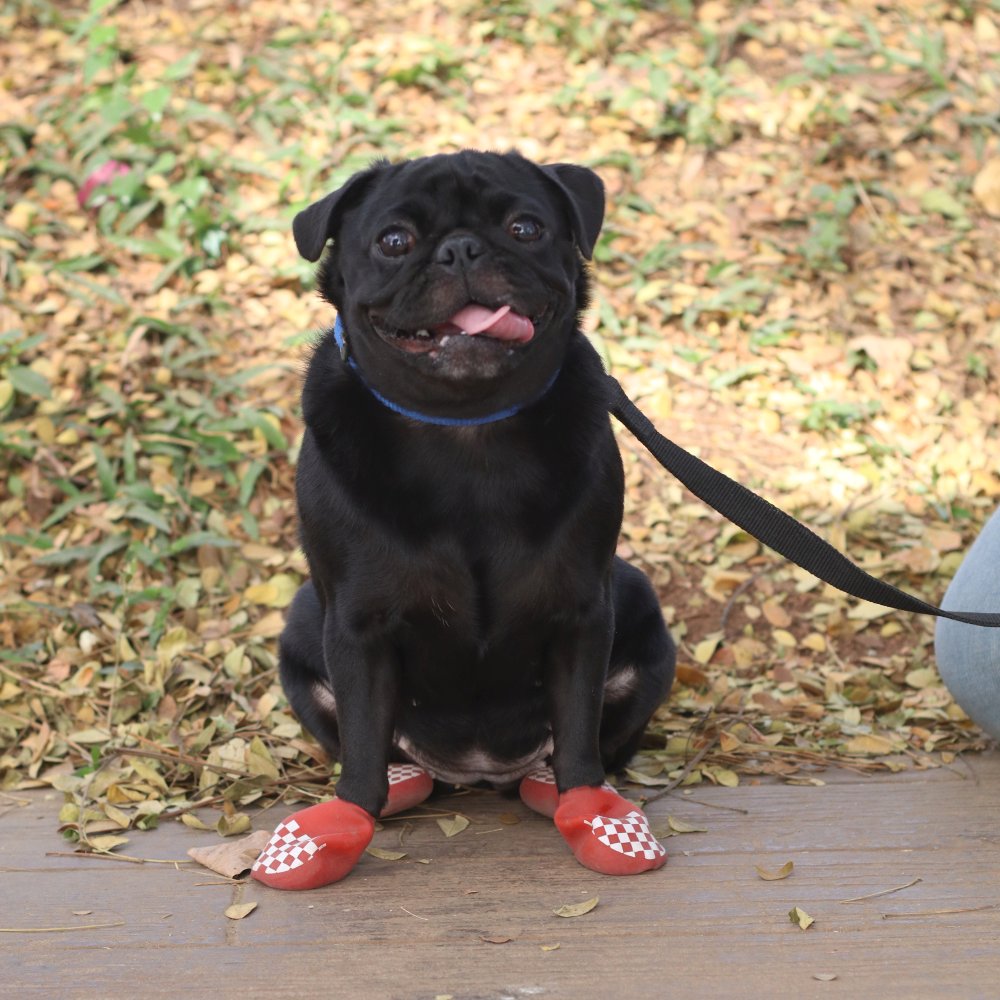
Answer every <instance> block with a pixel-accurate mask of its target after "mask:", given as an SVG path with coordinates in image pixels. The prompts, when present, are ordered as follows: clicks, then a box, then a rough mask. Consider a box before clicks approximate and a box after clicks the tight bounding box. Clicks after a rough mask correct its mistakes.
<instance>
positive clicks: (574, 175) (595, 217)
mask: <svg viewBox="0 0 1000 1000" xmlns="http://www.w3.org/2000/svg"><path fill="white" fill-rule="evenodd" d="M541 171H542V173H543V174H545V176H546V177H547V178H548V179H549V180H550V181H552V182H554V183H555V185H556V186H557V187H558V188H559V190H560V191H561V192H562V193H563V196H564V197H565V198H566V199H567V201H568V202H569V205H570V210H571V211H570V222H571V223H572V227H573V238H574V239H575V240H576V245H577V246H578V247H579V248H580V253H582V254H583V256H584V257H585V258H586V259H587V260H590V258H591V256H593V253H594V244H596V243H597V237H598V236H599V235H600V232H601V225H602V223H603V222H604V182H603V181H602V180H601V178H600V177H598V176H597V174H595V173H594V171H593V170H588V169H587V168H586V167H578V166H576V165H575V164H572V163H550V164H548V165H546V166H543V167H542V168H541Z"/></svg>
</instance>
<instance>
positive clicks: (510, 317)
mask: <svg viewBox="0 0 1000 1000" xmlns="http://www.w3.org/2000/svg"><path fill="white" fill-rule="evenodd" d="M448 322H449V323H451V324H452V325H453V326H457V327H458V328H459V330H464V331H465V332H466V333H468V334H471V335H473V336H475V335H476V334H477V333H485V334H488V335H489V336H490V337H493V338H495V339H496V340H511V341H518V342H525V341H528V340H531V338H532V337H533V336H534V335H535V326H534V324H533V323H532V322H531V320H530V319H528V317H527V316H522V315H520V313H516V312H512V311H511V308H510V306H501V307H500V308H499V309H497V310H495V311H494V310H491V309H487V308H486V307H485V306H480V305H476V304H472V305H468V306H466V307H465V308H464V309H460V310H459V311H458V312H457V313H455V315H454V316H452V317H451V319H450V320H449V321H448Z"/></svg>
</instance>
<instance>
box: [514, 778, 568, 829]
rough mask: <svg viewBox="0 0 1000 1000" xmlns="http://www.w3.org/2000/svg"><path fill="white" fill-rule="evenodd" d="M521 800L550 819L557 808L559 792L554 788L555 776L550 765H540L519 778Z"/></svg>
mask: <svg viewBox="0 0 1000 1000" xmlns="http://www.w3.org/2000/svg"><path fill="white" fill-rule="evenodd" d="M518 794H519V795H520V796H521V801H522V802H523V803H524V804H525V805H526V806H527V807H528V808H529V809H534V810H535V812H536V813H541V814H542V815H543V816H548V817H549V819H551V818H552V817H553V816H555V814H556V810H557V809H558V808H559V792H558V790H557V789H556V776H555V773H554V772H553V770H552V768H551V767H540V768H539V769H538V770H537V771H532V772H531V774H529V775H526V776H525V777H524V778H522V779H521V785H520V787H519V788H518Z"/></svg>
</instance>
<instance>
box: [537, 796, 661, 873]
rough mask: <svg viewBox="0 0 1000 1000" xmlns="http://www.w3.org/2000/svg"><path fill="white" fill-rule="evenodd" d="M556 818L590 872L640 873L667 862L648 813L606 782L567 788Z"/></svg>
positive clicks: (562, 831)
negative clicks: (602, 784)
mask: <svg viewBox="0 0 1000 1000" xmlns="http://www.w3.org/2000/svg"><path fill="white" fill-rule="evenodd" d="M554 819H555V824H556V826H557V827H558V829H559V832H560V833H561V834H562V835H563V839H564V840H565V841H566V843H567V844H569V847H570V850H572V852H573V855H574V856H575V857H576V860H577V861H579V862H580V864H582V865H583V866H584V867H586V868H590V869H591V870H592V871H595V872H601V874H603V875H637V874H638V873H639V872H645V871H651V870H653V869H654V868H661V867H662V866H663V865H664V864H665V863H666V860H667V852H666V851H665V850H664V849H663V845H662V844H661V843H660V842H659V841H658V840H657V839H656V838H655V837H654V836H653V834H652V832H651V831H650V829H649V823H648V821H647V819H646V815H645V813H643V811H642V810H641V809H640V808H639V807H638V806H637V805H636V804H635V803H634V802H629V801H628V799H623V798H622V797H621V796H620V795H619V794H618V793H617V792H616V791H614V790H613V789H611V788H609V787H608V786H606V785H605V786H601V787H599V788H591V787H588V786H581V787H580V788H571V789H569V791H566V792H563V793H562V795H560V796H559V808H558V809H556V813H555V817H554Z"/></svg>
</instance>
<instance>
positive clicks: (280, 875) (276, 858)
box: [250, 799, 375, 889]
mask: <svg viewBox="0 0 1000 1000" xmlns="http://www.w3.org/2000/svg"><path fill="white" fill-rule="evenodd" d="M374 832H375V818H374V817H373V816H371V815H370V814H369V813H367V812H365V810H364V809H362V808H361V807H360V806H356V805H354V803H353V802H345V801H344V800H343V799H331V800H330V801H329V802H320V803H319V804H318V805H315V806H309V807H308V808H307V809H300V810H299V811H298V812H297V813H293V814H292V815H291V816H289V817H287V818H286V819H284V820H282V822H281V823H279V824H278V828H277V829H276V830H275V831H274V833H273V834H272V835H271V839H270V840H269V841H268V843H267V846H266V847H265V848H264V850H263V851H261V853H260V857H259V858H257V860H256V861H255V862H254V864H253V868H252V869H251V870H250V875H251V877H252V878H255V879H256V880H257V881H258V882H263V883H264V885H269V886H272V887H273V888H275V889H316V888H318V887H319V886H321V885H329V884H330V883H331V882H338V881H339V880H340V879H342V878H343V877H344V876H345V875H346V874H347V873H348V872H349V871H350V870H351V869H352V868H353V867H354V866H355V864H356V863H357V860H358V858H360V857H361V854H362V852H363V851H364V849H365V848H366V847H367V846H368V844H369V843H370V841H371V839H372V834H373V833H374Z"/></svg>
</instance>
